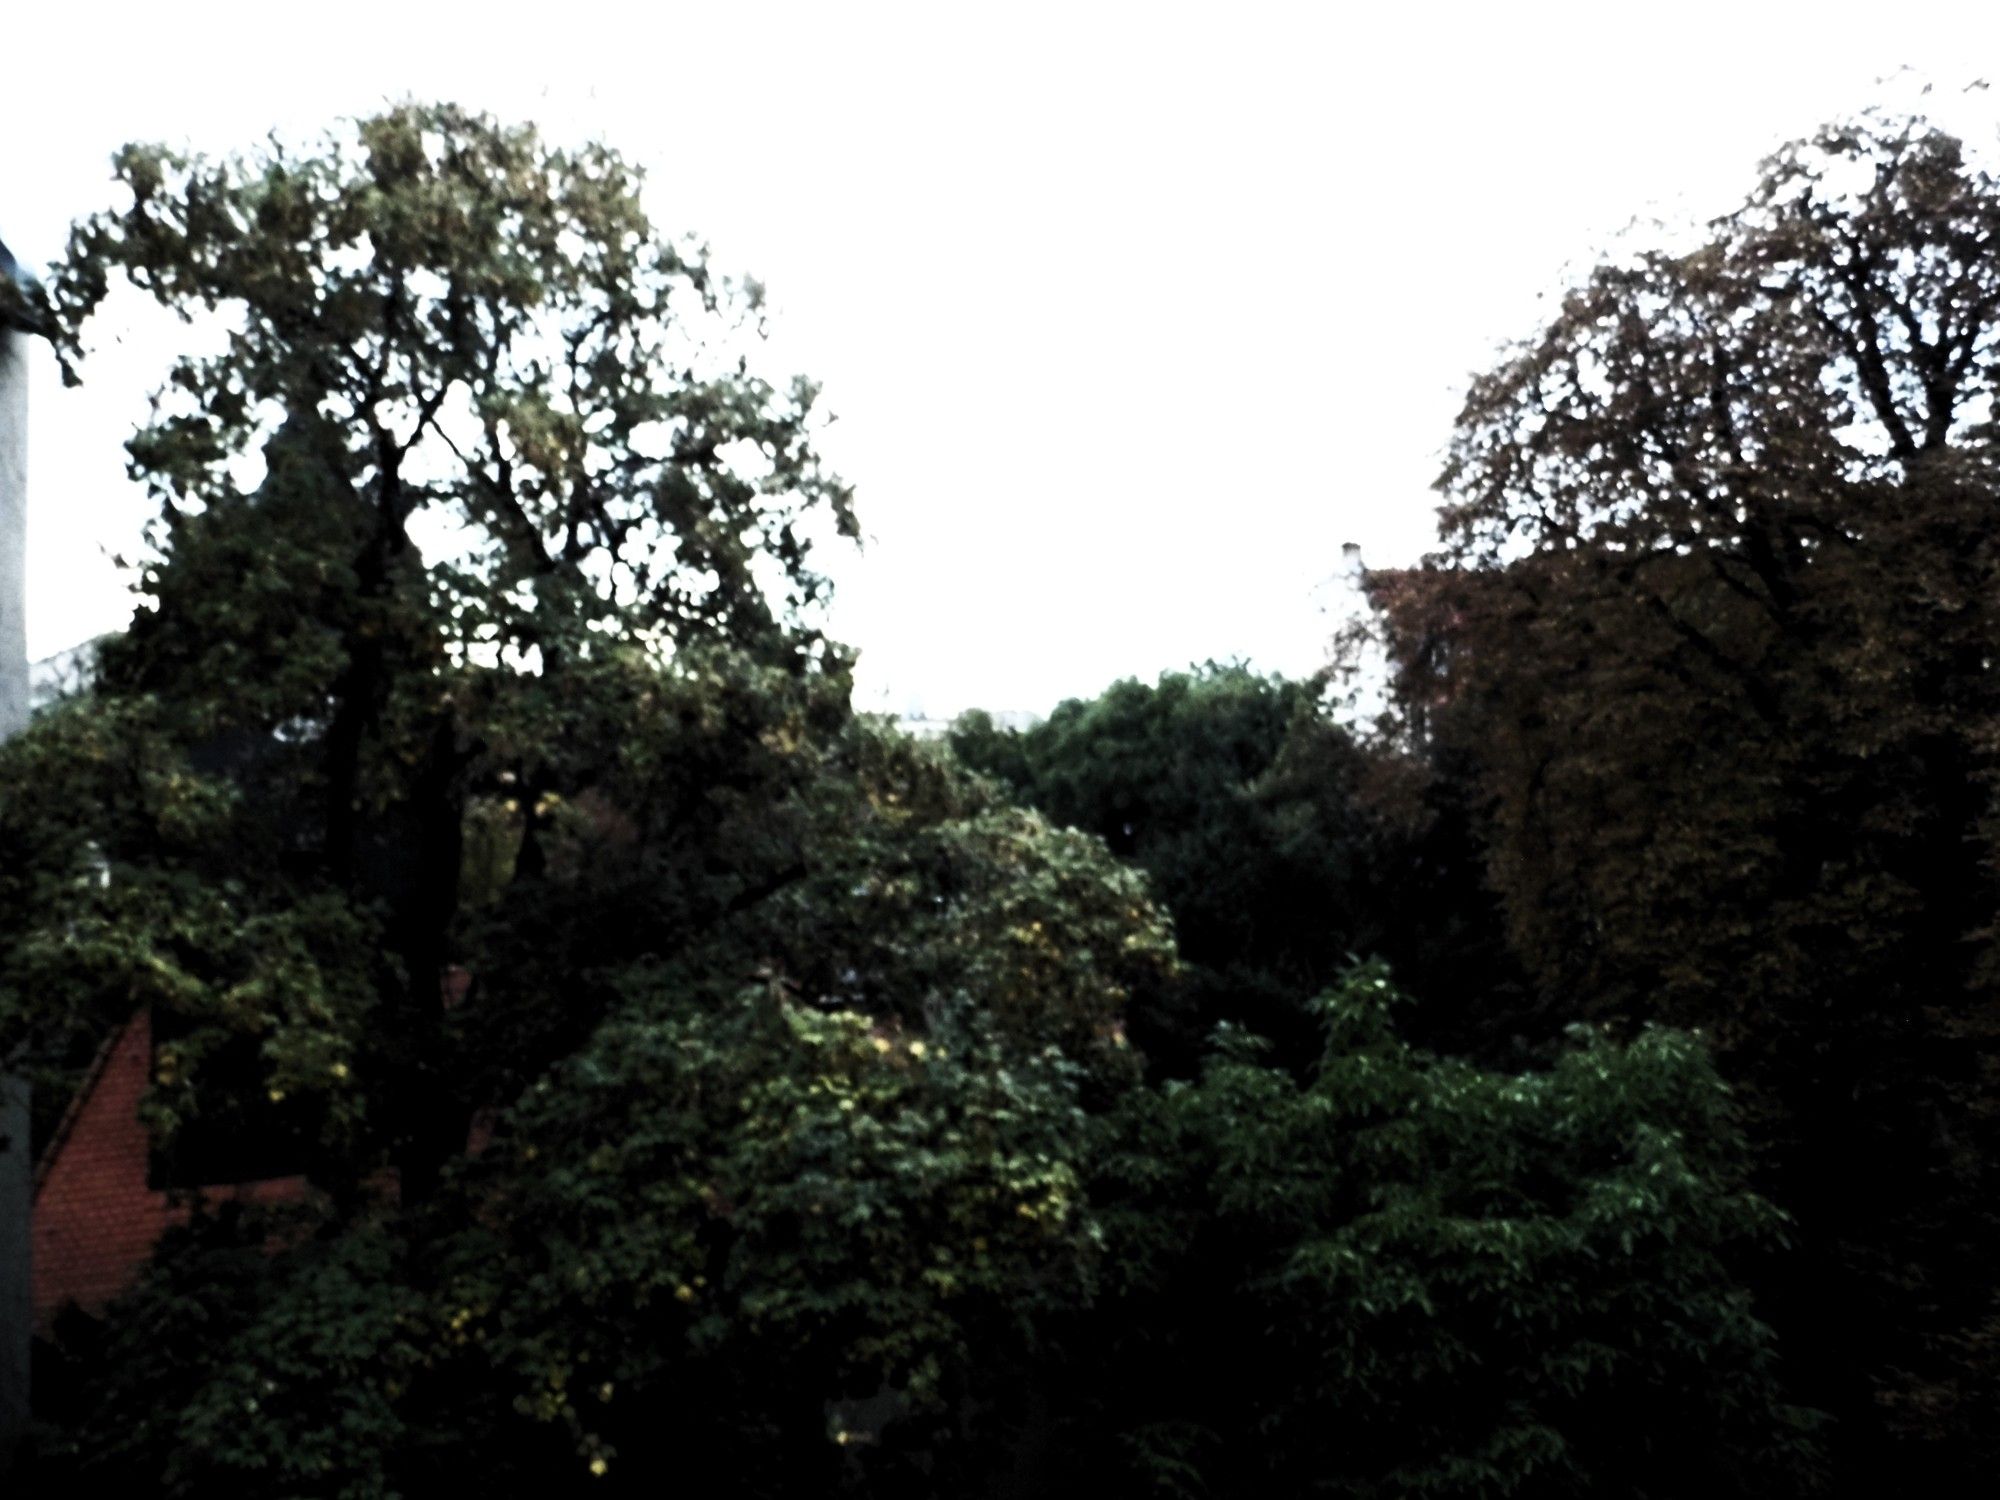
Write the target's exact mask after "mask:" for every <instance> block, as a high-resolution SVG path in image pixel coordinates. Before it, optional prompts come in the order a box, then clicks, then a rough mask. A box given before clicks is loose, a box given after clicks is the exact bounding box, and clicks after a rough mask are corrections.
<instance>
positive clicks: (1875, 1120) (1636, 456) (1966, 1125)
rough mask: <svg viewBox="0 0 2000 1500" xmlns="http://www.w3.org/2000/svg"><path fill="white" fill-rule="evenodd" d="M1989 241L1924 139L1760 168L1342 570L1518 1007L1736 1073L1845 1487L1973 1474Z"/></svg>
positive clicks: (1964, 192)
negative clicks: (1545, 1003)
mask: <svg viewBox="0 0 2000 1500" xmlns="http://www.w3.org/2000/svg"><path fill="white" fill-rule="evenodd" d="M1996 227H2000V182H1996V181H1995V179H1994V178H1993V177H1992V176H1991V175H1990V174H1989V172H1988V171H1987V170H1986V169H1984V168H1983V167H1981V166H1979V165H1978V164H1977V162H1976V161H1975V160H1974V158H1973V157H1972V156H1971V155H1970V154H1968V152H1967V151H1966V149H1965V148H1964V147H1963V145H1962V144H1961V143H1960V142H1959V141H1957V140H1955V139H1953V138H1951V137H1950V136H1948V135H1946V134H1944V133H1942V132H1940V131H1938V130H1936V129H1934V128H1931V127H1929V126H1927V125H1925V124H1924V123H1923V122H1921V121H1897V120H1889V119H1885V118H1881V117H1875V116H1869V117H1864V118H1862V119H1861V120H1859V121H1856V122H1853V123H1850V124H1847V125H1842V126H1839V127H1835V128H1831V129H1828V130H1826V131H1823V132H1821V133H1820V134H1818V135H1816V136H1814V137H1812V138H1810V139H1808V140H1805V141H1802V142H1800V143H1798V144H1796V145H1794V146H1791V147H1788V148H1787V149H1785V150H1783V151H1781V152H1779V153H1778V154H1777V155H1775V156H1774V157H1773V158H1771V160H1770V161H1769V162H1767V163H1766V165H1765V168H1764V172H1763V176H1762V179H1761V181H1760V182H1759V184H1758V185H1757V187H1756V189H1755V191H1754V192H1753V193H1752V194H1751V196H1750V197H1749V199H1748V200H1747V201H1746V203H1745V204H1744V206H1743V207H1742V208H1741V209H1740V210H1739V211H1737V212H1736V213H1734V214H1731V215H1729V216H1727V217H1725V218H1723V219H1721V220H1718V221H1717V222H1715V223H1714V224H1713V225H1711V226H1709V228H1710V235H1709V238H1708V240H1707V242H1706V243H1705V244H1702V245H1701V246H1700V247H1699V248H1696V249H1693V250H1690V251H1674V252H1664V251H1663V252H1640V253H1635V254H1630V255H1627V256H1625V257H1623V258H1620V259H1617V260H1614V261H1612V262H1610V263H1607V264H1606V265H1604V266H1602V267H1600V268H1599V269H1598V270H1596V271H1595V272H1594V273H1593V274H1592V275H1591V276H1589V277H1588V278H1587V279H1586V280H1585V281H1584V282H1583V283H1582V284H1581V285H1580V286H1578V287H1577V288H1576V289H1575V290H1574V291H1573V292H1572V293H1571V294H1570V295H1569V296H1568V297H1567V298H1566V299H1565V300H1564V301H1563V303H1562V306H1561V309H1560V312H1559V313H1558V315H1557V316H1556V317H1555V319H1554V320H1553V321H1552V322H1551V323H1550V325H1549V326H1548V327H1547V328H1546V329H1545V330H1544V331H1543V332H1542V333H1541V334H1540V335H1539V336H1538V337H1536V338H1534V339H1532V340H1529V341H1528V342H1526V343H1525V344H1523V345H1522V346H1520V347H1519V348H1518V349H1516V350H1515V351H1513V352H1512V353H1510V355H1509V356H1508V357H1507V358H1506V359H1505V360H1504V361H1503V362H1502V363H1501V364H1500V365H1499V366H1498V367H1497V368H1496V369H1495V370H1493V371H1492V372H1491V373H1489V374H1488V375H1486V376H1484V377H1482V378H1481V379H1480V380H1478V381H1477V382H1476V383H1475V384H1474V386H1473V388H1472V391H1471V394H1470V396H1469V398H1468V400H1467V402H1466V405H1465V408H1464V412H1463V414H1462V416H1461V417H1460V420H1459V425H1458V429H1457V433H1456V437H1455V440H1454V442H1453V445H1452V448H1451V451H1450V460H1449V463H1448V465H1447V467H1446V470H1445V472H1444V475H1443V477H1442V479H1441V480H1440V490H1441V492H1442V494H1443V496H1444V499H1445V504H1444V507H1443V511H1442V516H1443V536H1444V543H1445V545H1444V548H1443V550H1442V551H1441V552H1440V554H1439V555H1438V556H1437V557H1436V558H1434V559H1432V560H1431V561H1430V562H1429V563H1428V564H1427V565H1426V566H1425V567H1423V568H1420V569H1415V570H1402V571H1387V572H1382V573H1378V574H1376V575H1374V576H1373V578H1372V579H1371V584H1370V586H1371V589H1372V592H1373V596H1374V598H1375V600H1376V602H1377V603H1378V605H1379V606H1380V608H1381V610H1382V612H1383V613H1382V618H1383V621H1384V624H1385V627H1386V640H1387V644H1388V647H1389V651H1390V659H1391V661H1392V663H1393V666H1394V684H1395V690H1396V693H1397V695H1398V702H1399V708H1400V715H1401V724H1402V728H1403V730H1404V732H1405V733H1406V734H1407V735H1408V736H1410V737H1411V739H1412V740H1413V741H1414V742H1416V743H1419V744H1422V745H1424V746H1426V747H1428V748H1429V749H1430V750H1431V751H1432V752H1433V753H1438V754H1450V755H1452V756H1455V757H1457V758H1458V760H1459V762H1460V763H1461V764H1463V765H1466V766H1469V767H1471V768H1472V774H1473V776H1474V777H1475V778H1476V784H1477V787H1478V793H1477V795H1478V797H1479V799H1480V800H1481V803H1482V805H1483V807H1484V809H1485V816H1484V820H1483V826H1482V832H1483V837H1484V838H1485V840H1486V842H1487V845H1488V848H1489V851H1490V853H1489V872H1490V878H1491V879H1492V881H1493V883H1494V886H1495V888H1496V889H1497V891H1498V892H1499V894H1500V896H1501V899H1502V901H1503V903H1504V906H1505V909H1506V913H1507V920H1508V926H1509V931H1510V934H1511V937H1512V941H1513V945H1514V947H1515V949H1516V951H1517V952H1518V953H1519V954H1520V955H1521V958H1522V959H1523V961H1524V962H1525V963H1526V964H1527V965H1528V967H1529V969H1530V971H1531V973H1532V974H1533V975H1534V976H1535V978H1536V980H1537V981H1538V984H1539V986H1540V987H1541V988H1542V989H1543V991H1544V992H1545V994H1547V995H1550V996H1554V997H1559V1000H1560V1003H1563V1004H1566V1005H1568V1006H1570V1007H1572V1008H1573V1009H1575V1010H1577V1011H1581V1012H1587V1013H1590V1014H1595V1015H1598V1016H1601V1017H1608V1018H1622V1019H1624V1020H1626V1021H1628V1022H1630V1021H1640V1020H1665V1021H1670V1022H1672V1023H1674V1024H1677V1025H1682V1026H1694V1027H1699V1028H1701V1029H1702V1031H1703V1032H1704V1033H1705V1034H1706V1035H1708V1036H1710V1037H1711V1038H1713V1039H1714V1041H1715V1042H1716V1044H1717V1045H1718V1046H1719V1047H1720V1049H1721V1050H1722V1054H1723V1058H1724V1063H1725V1067H1726V1068H1727V1070H1728V1071H1729V1073H1730V1074H1731V1076H1732V1077H1734V1078H1735V1079H1736V1080H1737V1081H1738V1082H1739V1083H1741V1084H1742V1085H1743V1086H1744V1087H1745V1088H1746V1089H1747V1090H1748V1091H1749V1098H1750V1100H1751V1103H1752V1105H1753V1108H1754V1109H1755V1110H1756V1112H1757V1126H1756V1137H1757V1140H1758V1143H1759V1145H1760V1148H1761V1150H1762V1153H1763V1158H1764V1162H1765V1167H1764V1173H1765V1175H1764V1177H1763V1179H1762V1180H1763V1181H1764V1182H1765V1184H1766V1185H1767V1187H1768V1188H1769V1189H1770V1191H1771V1192H1772V1193H1773V1195H1774V1196H1776V1197H1777V1198H1778V1200H1779V1201H1780V1202H1782V1203H1784V1204H1785V1205H1786V1206H1787V1207H1788V1208H1790V1209H1792V1210H1793V1211H1794V1212H1796V1213H1797V1214H1798V1216H1799V1219H1800V1226H1801V1229H1800V1232H1801V1238H1802V1242H1803V1244H1804V1246H1805V1247H1806V1248H1805V1254H1804V1260H1803V1263H1802V1264H1799V1265H1795V1266H1794V1267H1792V1268H1791V1270H1789V1271H1788V1272H1787V1278H1788V1281H1787V1287H1786V1289H1785V1291H1786V1297H1787V1302H1788V1307H1787V1309H1786V1312H1785V1314H1784V1316H1783V1317H1782V1318H1781V1319H1780V1322H1781V1326H1783V1327H1784V1328H1785V1331H1786V1335H1787V1346H1788V1348H1790V1349H1791V1350H1792V1351H1793V1352H1794V1353H1795V1354H1796V1355H1798V1356H1799V1357H1800V1359H1801V1361H1802V1363H1801V1370H1802V1371H1803V1372H1804V1373H1805V1377H1806V1379H1807V1381H1808V1388H1809V1389H1810V1390H1812V1391H1813V1392H1814V1394H1815V1398H1816V1399H1817V1400H1819V1401H1821V1402H1823V1403H1824V1404H1826V1405H1827V1406H1828V1407H1829V1408H1830V1409H1832V1410H1834V1411H1835V1412H1836V1413H1837V1414H1839V1415H1840V1416H1842V1417H1843V1418H1845V1419H1846V1420H1845V1422H1844V1424H1843V1426H1842V1428H1841V1431H1842V1432H1844V1433H1845V1434H1846V1442H1847V1446H1846V1448H1845V1449H1844V1450H1843V1464H1842V1466H1843V1469H1844V1470H1845V1471H1846V1472H1847V1473H1848V1474H1850V1475H1851V1476H1852V1482H1853V1483H1854V1484H1855V1485H1856V1486H1857V1489H1856V1492H1857V1493H1868V1492H1872V1487H1880V1486H1884V1485H1886V1486H1888V1487H1892V1488H1893V1487H1905V1486H1908V1485H1912V1484H1916V1485H1919V1486H1920V1487H1929V1488H1933V1489H1936V1490H1938V1491H1940V1492H1947V1493H1963V1492H1966V1491H1965V1490H1964V1489H1963V1488H1961V1487H1962V1486H1964V1485H1966V1484H1968V1483H1973V1482H1975V1481H1973V1480H1972V1479H1971V1477H1970V1476H1973V1475H1975V1474H1980V1473H1984V1472H1990V1468H1991V1464H1992V1462H1993V1459H1994V1456H1995V1455H1994V1453H1993V1450H1992V1447H1991V1433H1992V1425H1991V1422H1990V1414H1991V1411H1992V1404H1991V1403H1992V1400H1993V1398H1994V1391H1995V1389H1996V1387H1995V1384H1994V1379H1995V1376H1994V1365H1993V1350H1994V1349H1995V1348H1996V1347H2000V1346H1997V1345H1996V1339H1995V1334H1996V1330H2000V1322H1996V1317H2000V1304H1996V1302H1995V1301H1994V1297H1993V1293H1992V1289H1991V1277H1990V1274H1989V1268H1990V1266H1991V1264H1992V1261H1993V1257H1994V1253H1995V1250H1996V1247H2000V1238H1996V1231H2000V1221H1996V1218H1995V1214H1994V1210H1993V1203H1994V1182H1993V1176H1992V1171H1993V1165H1992V1164H1993V1163H1994V1161H1995V1160H1996V1159H2000V1158H1996V1147H2000V1139H1996V1138H1995V1136H1994V1134H1993V1125H1992V1122H1993V1119H1994V1118H1995V1115H1994V1110H1993V1103H1994V1099H1995V1097H1996V1096H1995V1084H1996V1077H1995V1073H1994V1062H1995V1054H1994V1047H1993V1044H1994V1040H1995V1038H1996V1037H2000V1028H1996V1024H1995V1023H1996V1020H2000V1009H1996V1005H1995V996H1994V992H1993V976H1994V970H1993V948H1992V934H1993V930H1994V914H1995V905H1994V893H1995V887H1994V851H1995V845H1994V831H1995V824H1994V802H1993V786H1994V772H1995V767H1996V762H1995V759H1994V747H1995V744H1996V743H1997V742H1996V739H1995V734H1994V727H1995V724H1996V722H2000V720H1996V716H1995V710H1996V707H2000V703H1996V699H1995V697H1994V692H1995V688H1994V674H1993V672H1992V670H1991V666H1992V661H1993V656H1994V650H1995V642H1996V634H1995V626H1996V619H1995V615H1994V607H1995V602H1996V600H2000V588H1996V584H2000V576H1996V573H1995V564H1996V560H1997V559H2000V554H1996V552H1995V546H1994V540H1995V531H1994V527H1993V525H1992V517H1991V515H1990V509H1991V503H1992V493H1993V481H1994V475H1995V468H1994V464H1995V455H1996V449H1995V446H1994V435H1995V429H1994V427H1993V421H1992V410H1991V406H1992V381H1993V379H1994V377H1995V370H1996V361H1995V356H1996V351H2000V259H1996V250H1995V244H1996V240H1995V229H1996ZM1836 1307H1837V1308H1839V1309H1841V1313H1840V1315H1839V1316H1838V1317H1831V1316H1829V1315H1828V1313H1827V1309H1829V1308H1836Z"/></svg>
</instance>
